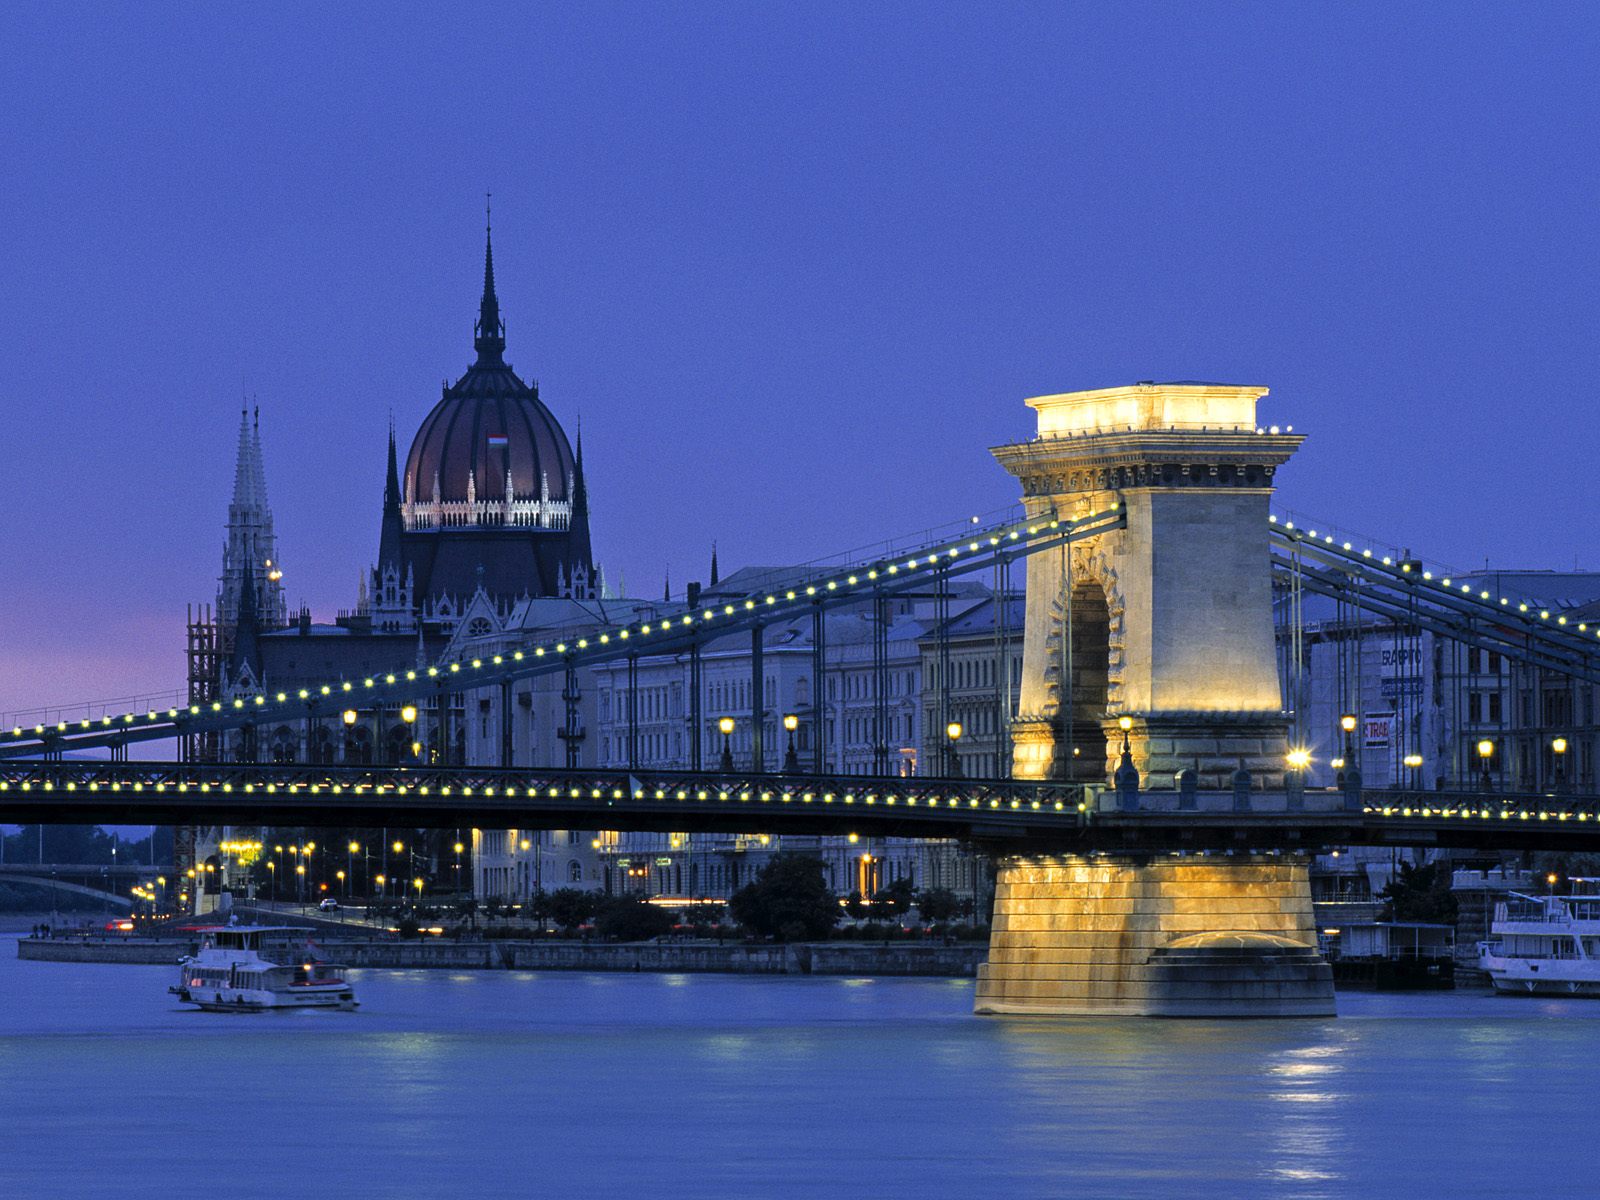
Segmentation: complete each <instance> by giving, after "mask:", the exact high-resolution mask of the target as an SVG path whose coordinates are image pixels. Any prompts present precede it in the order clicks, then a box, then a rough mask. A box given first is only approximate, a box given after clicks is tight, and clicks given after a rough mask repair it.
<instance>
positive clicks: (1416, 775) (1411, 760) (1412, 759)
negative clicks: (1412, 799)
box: [1400, 751, 1422, 790]
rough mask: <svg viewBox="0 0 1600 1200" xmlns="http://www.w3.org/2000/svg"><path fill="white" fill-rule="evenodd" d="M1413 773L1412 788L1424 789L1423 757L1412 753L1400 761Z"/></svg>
mask: <svg viewBox="0 0 1600 1200" xmlns="http://www.w3.org/2000/svg"><path fill="white" fill-rule="evenodd" d="M1400 761H1401V762H1403V763H1404V764H1405V765H1406V769H1407V770H1409V771H1410V772H1411V786H1412V787H1413V788H1415V789H1418V790H1420V789H1421V788H1422V755H1420V754H1418V753H1416V751H1412V752H1411V753H1410V754H1408V755H1406V756H1405V757H1404V758H1403V759H1401V760H1400Z"/></svg>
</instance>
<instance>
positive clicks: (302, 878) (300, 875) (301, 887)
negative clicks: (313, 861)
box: [294, 863, 306, 910]
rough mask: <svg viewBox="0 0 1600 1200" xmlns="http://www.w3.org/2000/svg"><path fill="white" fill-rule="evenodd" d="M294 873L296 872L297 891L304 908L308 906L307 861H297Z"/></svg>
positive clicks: (301, 905) (301, 906)
mask: <svg viewBox="0 0 1600 1200" xmlns="http://www.w3.org/2000/svg"><path fill="white" fill-rule="evenodd" d="M294 873H295V891H297V892H298V893H299V894H300V908H301V909H302V910H304V909H305V906H306V865H305V863H296V864H295V868H294Z"/></svg>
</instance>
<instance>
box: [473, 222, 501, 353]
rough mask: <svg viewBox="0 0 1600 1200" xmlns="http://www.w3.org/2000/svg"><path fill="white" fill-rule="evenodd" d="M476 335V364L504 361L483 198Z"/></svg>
mask: <svg viewBox="0 0 1600 1200" xmlns="http://www.w3.org/2000/svg"><path fill="white" fill-rule="evenodd" d="M476 334H477V336H476V337H474V338H473V341H472V344H473V346H474V348H475V349H476V350H477V351H478V366H480V367H497V366H500V365H501V364H502V363H503V362H504V361H505V360H504V359H503V358H502V357H501V355H502V354H504V352H505V348H506V325H505V322H504V321H502V320H501V319H500V299H499V297H498V296H496V295H495V294H494V234H493V229H492V226H491V224H490V221H489V205H488V201H487V198H486V199H485V202H484V206H483V299H482V300H481V301H479V302H478V324H477V328H476Z"/></svg>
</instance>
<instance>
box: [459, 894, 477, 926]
mask: <svg viewBox="0 0 1600 1200" xmlns="http://www.w3.org/2000/svg"><path fill="white" fill-rule="evenodd" d="M456 907H457V908H458V909H460V910H461V915H462V916H463V917H465V918H466V919H467V925H468V926H470V927H471V928H473V929H476V928H477V927H478V901H477V898H476V897H474V896H468V897H466V899H464V900H462V901H461V903H460V904H458V905H457V906H456Z"/></svg>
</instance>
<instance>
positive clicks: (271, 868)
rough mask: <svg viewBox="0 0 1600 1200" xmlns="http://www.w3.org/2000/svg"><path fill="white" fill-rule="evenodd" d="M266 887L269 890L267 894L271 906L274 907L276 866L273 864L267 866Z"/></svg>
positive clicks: (275, 900)
mask: <svg viewBox="0 0 1600 1200" xmlns="http://www.w3.org/2000/svg"><path fill="white" fill-rule="evenodd" d="M267 887H268V888H269V889H270V892H269V894H270V896H271V900H272V904H273V906H274V907H276V906H277V903H278V864H277V863H275V862H269V863H268V864H267Z"/></svg>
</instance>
